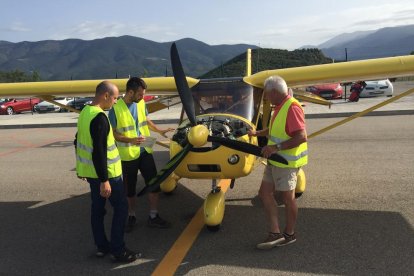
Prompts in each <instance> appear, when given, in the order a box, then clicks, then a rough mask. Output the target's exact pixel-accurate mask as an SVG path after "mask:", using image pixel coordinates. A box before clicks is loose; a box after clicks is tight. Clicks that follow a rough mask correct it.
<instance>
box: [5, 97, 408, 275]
mask: <svg viewBox="0 0 414 276" xmlns="http://www.w3.org/2000/svg"><path fill="white" fill-rule="evenodd" d="M386 99H387V98H374V99H361V100H360V102H358V103H343V104H341V103H340V102H338V104H335V105H334V106H333V107H331V110H334V109H335V110H334V111H335V112H332V113H328V114H330V117H336V116H344V115H345V114H346V112H353V113H355V112H356V111H357V110H358V109H360V110H362V109H364V108H365V107H366V106H364V104H366V105H370V106H372V105H373V102H380V101H384V100H386ZM403 99H405V100H404V101H403ZM403 99H401V100H399V101H402V102H403V103H404V104H403V105H402V106H407V107H408V108H407V109H400V108H401V105H400V106H398V108H394V109H393V110H391V111H392V112H394V113H393V115H394V116H379V117H378V116H367V117H363V118H358V119H356V120H354V121H352V122H350V123H348V124H346V125H343V126H340V127H338V128H335V129H333V130H331V131H329V132H326V133H324V134H323V135H320V136H316V137H314V138H311V139H310V140H309V150H310V159H309V164H308V165H307V166H306V167H305V173H306V177H307V190H306V192H305V193H304V195H303V196H302V197H301V198H300V199H299V200H298V204H299V208H300V209H299V217H298V223H297V227H296V230H297V233H298V241H297V242H296V243H295V244H292V245H289V246H286V247H283V248H275V249H272V250H270V251H259V250H256V249H255V244H256V243H258V242H260V241H262V239H263V238H264V237H265V236H266V231H267V229H266V222H265V218H264V213H263V209H262V205H261V203H260V200H259V199H258V197H257V191H258V187H259V185H260V179H261V176H262V173H263V167H262V166H261V165H259V166H258V167H257V168H256V169H255V170H254V171H253V172H252V173H251V174H250V175H249V176H247V177H244V178H240V179H237V180H236V183H235V187H234V189H231V190H229V191H228V192H227V194H226V213H225V217H224V220H223V223H222V226H221V229H220V230H219V231H218V232H216V233H212V232H209V231H208V230H207V229H206V228H201V229H200V232H197V233H195V232H196V231H195V230H194V227H193V228H191V227H190V226H194V223H195V224H196V225H198V226H200V223H202V221H201V222H200V219H199V216H198V211H199V210H200V208H201V207H202V204H203V200H204V198H205V197H206V195H207V194H208V193H209V190H210V186H211V183H210V181H208V180H197V181H195V180H189V179H182V180H180V185H179V186H178V188H177V190H176V191H174V193H173V194H172V195H164V194H163V195H161V200H160V212H161V214H162V216H164V217H165V218H168V219H169V220H170V221H171V222H172V223H173V227H172V228H171V229H150V228H148V227H146V225H145V224H146V218H147V214H148V204H147V200H146V199H145V198H141V199H138V206H137V214H138V226H137V228H136V229H135V230H134V231H133V232H132V233H130V234H126V244H127V246H128V247H130V248H131V249H134V250H140V251H142V252H143V253H144V256H143V258H142V259H140V260H137V261H136V262H133V263H131V264H128V265H119V264H114V263H111V262H110V259H109V258H104V259H97V258H95V257H94V255H93V254H94V245H93V241H92V236H91V231H90V219H89V205H90V199H89V188H88V186H87V184H86V183H85V182H83V181H81V180H79V179H77V178H76V175H75V172H74V162H75V161H74V149H73V138H74V134H75V132H76V128H75V127H74V125H75V123H76V120H77V115H76V114H73V113H66V114H65V113H61V114H59V113H55V114H54V113H50V114H35V115H31V114H30V113H29V114H21V115H15V116H0V125H1V126H10V127H8V128H6V127H3V129H0V137H1V139H0V157H1V159H0V160H1V161H0V162H1V166H0V176H1V182H0V189H1V191H2V193H1V194H0V206H1V208H0V217H1V218H2V220H1V221H2V222H1V226H0V235H1V237H2V239H1V242H0V244H1V249H2V254H1V255H0V272H1V274H4V275H94V274H100V275H172V274H173V273H175V275H218V274H221V275H223V274H224V275H315V274H317V275H411V274H412V273H413V271H414V262H413V260H414V259H413V257H412V249H413V248H414V205H413V204H412V203H413V202H414V186H413V183H414V173H413V170H412V168H413V166H414V162H413V156H414V140H413V139H412V137H413V136H414V120H413V118H414V117H413V115H412V114H413V112H412V111H413V107H414V104H413V103H414V97H413V96H408V97H406V98H403ZM399 101H398V102H399ZM398 102H396V104H398ZM374 104H375V103H374ZM400 104H401V103H400ZM342 105H343V106H344V107H342ZM340 106H341V108H344V109H343V110H342V111H343V112H336V111H338V110H339V109H336V108H337V107H338V108H339V107H340ZM346 106H349V107H351V106H353V109H350V110H349V109H348V110H345V107H346ZM312 108H313V107H312V105H311V104H306V106H305V111H306V112H307V114H315V115H314V117H312V116H310V117H308V119H307V130H308V133H309V134H312V133H315V131H317V130H319V129H321V128H324V127H326V126H328V125H331V124H332V123H335V122H337V121H338V120H341V118H324V116H326V115H320V114H326V110H329V109H328V107H324V106H317V107H315V109H314V111H315V113H309V112H310V110H311V109H312ZM316 108H321V109H323V110H324V111H325V113H320V111H317V109H316ZM384 108H385V107H384ZM178 110H180V108H177V112H178ZM345 111H346V112H345ZM389 111H390V110H382V111H380V112H381V113H378V114H377V115H390V113H388V114H387V112H389ZM397 111H400V114H398V113H395V112H397ZM336 113H338V114H340V115H335V116H334V115H332V114H336ZM171 114H172V112H171V111H167V114H164V115H163V116H164V118H162V117H159V118H158V117H152V118H153V119H154V121H157V122H158V123H159V124H163V123H166V122H169V121H168V120H170V118H171V117H172V115H171ZM403 114H411V115H403ZM153 115H155V114H153ZM60 116H62V118H65V119H62V120H61V121H60V119H58V118H60ZM66 116H67V117H66ZM166 116H168V117H166ZM307 116H308V115H307ZM3 118H5V119H3ZM33 118H36V119H35V120H34V121H35V122H34V121H33ZM37 118H42V119H41V120H38V119H37ZM9 119H10V120H15V122H14V124H13V123H10V124H3V123H5V122H6V121H9ZM19 120H21V121H19ZM70 120H73V121H70ZM17 121H19V123H16V122H17ZM38 121H40V123H39V122H38ZM56 121H58V125H56V126H59V127H53V126H54V125H53V124H55V123H56ZM66 123H69V124H71V125H70V126H66V127H65V125H64V124H66ZM32 124H33V125H35V126H34V127H33V126H31V125H32ZM22 125H24V127H22ZM163 126H173V127H174V125H172V124H168V125H167V124H166V125H163ZM155 135H157V134H155ZM159 138H160V137H159ZM154 150H155V153H154V156H155V158H156V162H157V166H158V169H161V168H162V166H163V165H164V164H165V163H166V162H167V160H168V150H167V149H165V148H162V147H160V146H158V145H156V146H155V148H154ZM138 185H141V186H139V187H142V180H140V182H139V184H138ZM139 187H138V188H139ZM283 210H284V208H283V207H280V208H279V211H280V213H281V216H282V218H283V216H284V215H283ZM108 211H109V214H108V215H110V214H111V208H108ZM108 217H110V216H108ZM282 225H283V224H282ZM106 226H107V228H108V229H109V227H110V220H109V219H107V220H106ZM188 227H190V228H191V229H192V231H190V234H188V232H186V230H187V229H188ZM183 235H184V236H185V237H187V238H188V235H193V237H194V239H195V241H194V243H189V244H187V245H188V246H189V251H188V252H187V251H185V250H184V247H183V246H181V247H180V246H179V247H178V248H177V247H176V242H177V240H178V239H179V238H180V237H182V236H183ZM183 251H184V252H185V254H184V257H183V258H182V259H178V260H174V259H173V258H171V256H170V255H172V256H179V255H180V254H181V253H182V252H183ZM160 267H163V268H166V269H167V270H166V271H167V273H166V274H160V273H159V271H160Z"/></svg>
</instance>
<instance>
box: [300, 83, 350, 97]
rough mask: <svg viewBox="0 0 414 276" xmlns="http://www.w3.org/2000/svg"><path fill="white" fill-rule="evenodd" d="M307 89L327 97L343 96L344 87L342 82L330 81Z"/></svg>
mask: <svg viewBox="0 0 414 276" xmlns="http://www.w3.org/2000/svg"><path fill="white" fill-rule="evenodd" d="M306 91H308V92H311V93H313V94H315V95H318V96H320V97H322V98H325V99H338V98H342V93H343V89H342V86H341V84H340V83H328V84H321V85H313V86H308V87H306Z"/></svg>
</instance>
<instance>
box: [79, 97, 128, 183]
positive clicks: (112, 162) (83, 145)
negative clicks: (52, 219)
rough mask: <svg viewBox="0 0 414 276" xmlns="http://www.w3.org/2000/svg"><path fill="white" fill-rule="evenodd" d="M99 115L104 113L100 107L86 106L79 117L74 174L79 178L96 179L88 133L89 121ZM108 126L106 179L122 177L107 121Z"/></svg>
mask: <svg viewBox="0 0 414 276" xmlns="http://www.w3.org/2000/svg"><path fill="white" fill-rule="evenodd" d="M99 113H104V111H103V110H102V109H101V108H100V107H97V106H89V105H88V106H85V108H84V109H83V110H82V112H81V113H80V115H79V119H78V134H77V139H76V140H77V144H76V172H77V174H78V176H79V177H89V178H98V175H97V174H96V170H95V167H94V165H93V161H92V152H93V141H92V136H91V133H90V125H91V121H92V120H93V119H94V118H95V117H96V116H97V115H98V114H99ZM104 114H105V113H104ZM105 116H106V114H105ZM108 124H109V128H110V129H109V133H108V137H107V139H106V141H107V142H106V144H107V168H108V178H114V177H118V176H120V175H122V166H121V158H120V156H119V152H118V149H117V147H116V145H115V138H114V135H113V133H112V127H111V124H110V123H109V120H108Z"/></svg>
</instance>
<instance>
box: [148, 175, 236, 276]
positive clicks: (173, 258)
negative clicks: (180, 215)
mask: <svg viewBox="0 0 414 276" xmlns="http://www.w3.org/2000/svg"><path fill="white" fill-rule="evenodd" d="M230 182H231V181H230V179H222V180H220V182H219V184H218V186H220V187H221V190H222V191H223V192H224V193H225V192H226V191H227V189H228V188H229V186H230ZM203 226H204V214H203V206H201V207H200V209H198V211H197V213H196V214H195V216H194V217H193V218H192V220H191V221H190V223H189V224H188V225H187V227H186V228H185V229H184V231H183V232H182V233H181V235H180V237H178V239H177V240H176V241H175V243H174V244H173V246H172V247H171V248H170V250H169V251H168V252H167V254H166V255H165V256H164V258H163V259H162V260H161V262H160V263H159V264H158V266H157V267H156V268H155V270H154V272H153V273H152V274H151V275H153V276H168V275H174V273H175V271H176V270H177V268H178V266H179V265H180V264H181V263H182V261H183V259H184V258H185V256H186V255H187V252H188V251H189V250H190V248H191V246H192V245H193V243H194V242H195V240H196V239H197V236H198V235H199V234H200V231H201V229H202V228H203Z"/></svg>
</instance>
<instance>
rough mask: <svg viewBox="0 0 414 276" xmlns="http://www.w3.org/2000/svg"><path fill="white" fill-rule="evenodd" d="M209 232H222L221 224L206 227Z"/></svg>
mask: <svg viewBox="0 0 414 276" xmlns="http://www.w3.org/2000/svg"><path fill="white" fill-rule="evenodd" d="M206 227H207V230H208V231H210V232H217V231H218V230H220V224H218V225H206Z"/></svg>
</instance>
